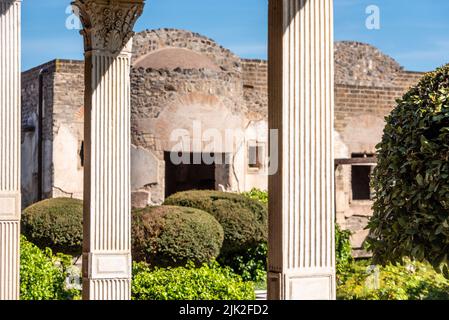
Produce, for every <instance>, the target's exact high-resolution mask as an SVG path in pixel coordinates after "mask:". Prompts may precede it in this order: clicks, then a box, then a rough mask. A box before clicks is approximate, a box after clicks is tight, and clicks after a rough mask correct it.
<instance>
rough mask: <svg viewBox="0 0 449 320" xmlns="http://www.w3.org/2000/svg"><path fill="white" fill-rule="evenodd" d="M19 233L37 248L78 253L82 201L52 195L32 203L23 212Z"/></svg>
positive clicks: (80, 242)
mask: <svg viewBox="0 0 449 320" xmlns="http://www.w3.org/2000/svg"><path fill="white" fill-rule="evenodd" d="M22 233H23V234H24V235H25V236H26V237H27V238H28V240H30V241H31V242H32V243H34V244H36V245H37V246H38V247H40V248H46V247H48V248H51V249H52V250H53V251H55V252H62V253H67V254H80V253H81V251H82V243H83V202H82V201H81V200H77V199H69V198H54V199H48V200H44V201H41V202H38V203H35V204H33V205H32V206H30V207H28V208H26V209H25V210H24V211H23V213H22Z"/></svg>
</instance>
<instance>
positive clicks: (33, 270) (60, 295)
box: [20, 236, 80, 300]
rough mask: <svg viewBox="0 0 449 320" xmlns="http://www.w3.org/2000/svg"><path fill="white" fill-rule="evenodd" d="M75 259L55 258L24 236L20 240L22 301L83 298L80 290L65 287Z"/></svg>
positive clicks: (60, 255) (60, 256)
mask: <svg viewBox="0 0 449 320" xmlns="http://www.w3.org/2000/svg"><path fill="white" fill-rule="evenodd" d="M69 266H71V257H70V256H67V255H63V254H58V255H53V253H52V251H51V249H48V248H47V249H45V250H41V249H39V248H38V247H37V246H35V245H34V244H32V243H31V242H28V241H27V240H26V238H25V237H24V236H22V237H21V238H20V299H21V300H67V299H69V300H70V299H79V298H80V293H79V291H77V290H68V289H67V288H66V286H65V281H66V277H67V272H66V270H67V268H68V267H69Z"/></svg>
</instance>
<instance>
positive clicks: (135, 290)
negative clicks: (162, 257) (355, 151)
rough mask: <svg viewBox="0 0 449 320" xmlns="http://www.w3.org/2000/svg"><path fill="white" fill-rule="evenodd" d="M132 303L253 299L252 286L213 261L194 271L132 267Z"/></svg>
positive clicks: (190, 267)
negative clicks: (145, 301) (138, 301)
mask: <svg viewBox="0 0 449 320" xmlns="http://www.w3.org/2000/svg"><path fill="white" fill-rule="evenodd" d="M132 299H133V300H254V299H255V293H254V285H253V283H252V282H244V281H243V280H242V279H241V277H239V276H238V275H236V274H234V273H232V271H231V270H230V269H229V268H222V267H220V266H219V265H218V264H217V263H216V262H214V263H211V264H204V265H203V266H201V267H200V268H195V267H194V265H192V264H190V265H188V266H187V267H177V268H168V269H159V268H157V269H154V270H153V269H151V268H150V267H149V266H148V265H146V264H145V263H135V264H134V265H133V281H132Z"/></svg>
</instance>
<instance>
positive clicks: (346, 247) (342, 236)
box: [335, 224, 354, 277]
mask: <svg viewBox="0 0 449 320" xmlns="http://www.w3.org/2000/svg"><path fill="white" fill-rule="evenodd" d="M350 239H351V232H350V231H349V230H342V229H341V228H340V226H339V225H338V224H335V260H336V271H337V277H338V276H339V275H341V274H343V273H344V272H345V270H347V269H348V268H350V267H351V264H352V263H353V262H354V259H353V257H352V246H351V241H350Z"/></svg>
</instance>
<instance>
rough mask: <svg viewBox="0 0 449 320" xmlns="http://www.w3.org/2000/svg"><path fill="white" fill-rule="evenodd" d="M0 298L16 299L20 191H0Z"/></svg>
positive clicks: (17, 292)
mask: <svg viewBox="0 0 449 320" xmlns="http://www.w3.org/2000/svg"><path fill="white" fill-rule="evenodd" d="M0 244H1V246H0V300H18V299H19V293H20V289H19V288H20V285H19V262H20V255H19V244H20V193H17V192H1V193H0Z"/></svg>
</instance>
